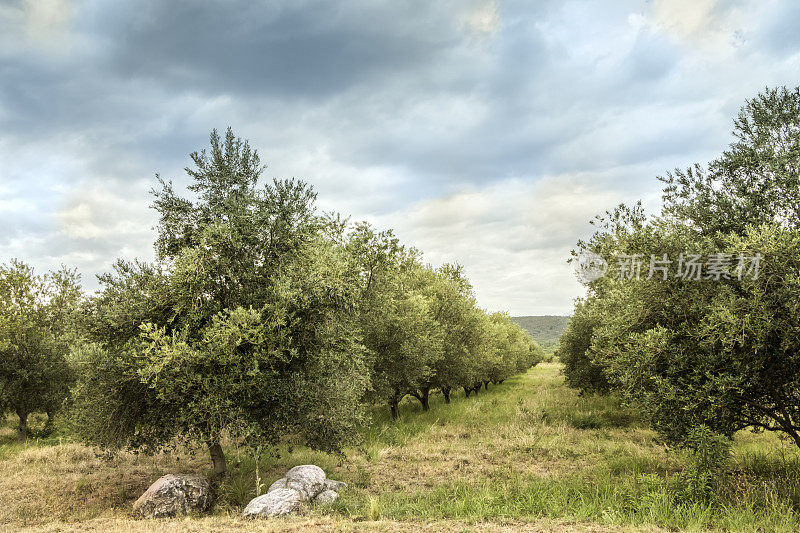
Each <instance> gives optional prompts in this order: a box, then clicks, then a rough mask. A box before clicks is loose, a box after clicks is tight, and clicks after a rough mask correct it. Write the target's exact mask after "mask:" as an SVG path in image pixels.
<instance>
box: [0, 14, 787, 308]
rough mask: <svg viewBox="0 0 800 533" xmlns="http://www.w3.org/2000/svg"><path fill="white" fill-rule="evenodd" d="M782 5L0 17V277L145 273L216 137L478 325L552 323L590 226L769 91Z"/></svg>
mask: <svg viewBox="0 0 800 533" xmlns="http://www.w3.org/2000/svg"><path fill="white" fill-rule="evenodd" d="M798 23H800V3H798V2H794V1H792V0H785V1H775V0H755V1H746V0H742V1H728V2H725V1H717V0H652V1H624V0H620V1H614V2H612V1H603V2H599V1H595V2H589V1H586V2H580V1H577V2H569V1H566V2H565V1H546V0H541V1H536V2H530V1H519V2H516V1H502V0H498V1H491V0H474V1H473V0H454V1H441V0H440V1H437V2H430V1H427V0H420V1H407V2H406V1H399V0H382V1H376V0H354V1H347V2H331V1H319V2H313V1H303V0H286V1H270V2H253V1H239V0H220V1H217V2H196V1H194V0H175V1H169V2H164V1H161V0H151V1H127V0H117V1H113V2H110V1H99V0H97V1H95V0H86V1H79V0H75V1H72V0H0V228H2V229H0V262H3V261H7V260H9V259H11V258H12V257H17V258H20V259H22V260H25V261H27V262H29V263H31V264H33V265H34V266H36V267H37V268H40V269H47V268H53V267H57V266H58V265H59V264H62V263H63V264H66V265H68V266H72V267H77V268H78V269H79V271H80V272H81V273H82V274H83V279H84V284H85V286H86V287H87V288H89V289H94V288H96V287H97V284H96V281H95V278H94V277H95V274H97V273H100V272H103V271H105V270H106V269H108V268H109V266H110V264H111V263H112V262H113V261H114V259H115V258H117V257H121V258H128V259H130V258H133V257H140V258H144V259H151V258H152V257H153V252H152V242H153V240H154V231H153V229H152V228H153V226H154V224H155V222H156V217H155V213H154V212H153V211H152V210H150V209H149V208H148V206H149V204H150V197H149V194H148V190H149V189H150V188H151V187H152V186H153V185H154V183H155V177H154V176H155V173H156V172H159V173H160V174H161V175H162V176H163V177H165V178H170V179H173V180H174V181H175V182H176V184H179V185H185V184H186V183H187V180H186V177H185V173H184V172H183V170H182V169H183V167H184V166H186V165H187V164H188V157H187V156H188V154H189V153H190V152H192V151H194V150H197V149H200V148H203V147H204V146H206V144H207V142H208V133H209V132H210V130H211V129H212V128H218V129H221V130H223V129H225V128H226V127H227V126H231V127H232V128H233V129H234V132H235V133H236V134H237V135H240V136H242V137H245V138H248V139H249V140H250V141H251V144H252V145H253V146H254V147H256V148H258V149H259V151H260V153H261V155H262V159H263V160H264V161H265V162H267V164H268V169H267V171H266V176H267V177H268V178H271V177H292V176H294V177H298V178H302V179H305V180H307V181H309V182H311V183H312V184H313V185H314V187H315V188H316V189H317V190H318V191H319V198H320V202H319V205H320V208H321V209H324V210H336V211H339V212H342V213H345V214H349V215H352V216H353V218H354V219H367V220H369V221H371V222H373V223H374V224H376V225H377V226H379V227H381V228H394V229H395V230H396V232H397V234H398V235H399V236H400V237H401V239H402V240H403V241H404V242H406V243H408V244H412V245H414V246H417V247H418V248H421V249H422V250H423V251H424V252H425V257H426V259H427V260H428V261H429V262H431V263H434V264H439V263H441V262H444V261H450V262H454V261H455V262H459V263H462V264H463V265H464V266H465V267H466V270H467V273H468V274H469V276H470V278H471V279H472V281H473V283H474V285H475V288H476V292H477V295H478V298H479V302H480V304H481V305H482V306H484V307H486V308H488V309H491V310H497V309H504V310H508V311H510V312H511V313H512V314H515V315H520V314H568V313H569V312H570V310H571V306H572V300H573V298H575V297H576V296H579V295H581V294H582V287H581V285H580V284H578V282H577V281H575V279H574V276H573V274H572V271H571V269H570V267H569V266H568V265H567V263H566V260H567V258H568V257H569V250H570V248H571V247H572V246H573V245H574V243H575V241H576V240H577V239H578V238H581V237H585V236H587V235H588V233H589V231H590V228H591V227H590V226H589V224H588V220H589V219H591V218H592V217H593V216H594V215H595V214H598V213H602V212H603V211H605V210H606V209H609V208H611V207H613V206H614V205H616V204H618V203H619V202H632V201H635V200H637V199H642V200H644V201H645V205H646V206H650V208H651V209H652V208H654V207H655V206H657V204H658V200H659V183H658V182H657V180H656V179H655V176H657V175H659V174H663V173H664V172H665V171H666V170H669V169H671V168H674V167H685V166H688V165H690V164H692V163H694V162H705V161H708V160H710V159H712V158H713V157H715V156H716V154H718V153H719V152H720V151H721V150H723V149H724V148H725V147H726V145H727V144H728V143H729V142H730V140H731V139H730V133H729V132H730V129H731V119H732V117H733V116H734V115H735V113H736V112H737V110H738V108H739V107H740V106H741V105H742V103H743V102H744V100H745V98H748V97H751V96H754V95H755V94H756V93H757V92H758V91H759V90H760V89H762V88H763V87H765V86H774V85H789V86H795V85H798V84H799V83H800V81H799V78H800V76H799V75H800V32H798V31H797V27H798Z"/></svg>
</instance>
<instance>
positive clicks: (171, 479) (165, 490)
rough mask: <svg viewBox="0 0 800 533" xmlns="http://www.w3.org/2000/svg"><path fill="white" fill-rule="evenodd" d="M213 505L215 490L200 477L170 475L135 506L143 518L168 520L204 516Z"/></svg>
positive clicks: (164, 477) (149, 489)
mask: <svg viewBox="0 0 800 533" xmlns="http://www.w3.org/2000/svg"><path fill="white" fill-rule="evenodd" d="M210 503H211V486H210V485H209V483H208V480H207V479H205V478H202V477H200V476H192V475H181V474H177V475H176V474H167V475H166V476H162V477H160V478H158V480H156V482H155V483H153V484H152V485H150V488H148V489H147V491H145V493H144V494H142V495H141V496H139V499H138V500H136V503H134V504H133V510H134V512H136V513H137V514H138V515H139V516H141V517H143V518H165V517H172V516H180V515H185V514H188V513H189V512H202V511H205V510H206V509H208V506H209V504H210Z"/></svg>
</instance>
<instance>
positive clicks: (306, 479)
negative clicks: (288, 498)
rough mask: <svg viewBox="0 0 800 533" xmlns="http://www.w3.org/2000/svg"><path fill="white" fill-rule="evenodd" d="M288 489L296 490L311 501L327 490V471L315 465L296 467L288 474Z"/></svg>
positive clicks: (304, 498)
mask: <svg viewBox="0 0 800 533" xmlns="http://www.w3.org/2000/svg"><path fill="white" fill-rule="evenodd" d="M284 477H285V478H286V488H288V489H294V490H296V491H298V492H300V494H302V496H303V500H310V499H311V498H313V497H314V496H316V495H317V494H319V493H320V492H322V491H323V489H324V488H325V471H324V470H322V469H321V468H320V467H318V466H315V465H301V466H295V467H294V468H292V469H291V470H289V471H288V472H286V476H284Z"/></svg>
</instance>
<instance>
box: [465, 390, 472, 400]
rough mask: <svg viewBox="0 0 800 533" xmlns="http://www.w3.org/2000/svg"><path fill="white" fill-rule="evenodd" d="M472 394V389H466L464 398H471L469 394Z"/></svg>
mask: <svg viewBox="0 0 800 533" xmlns="http://www.w3.org/2000/svg"><path fill="white" fill-rule="evenodd" d="M470 392H472V389H470V388H469V387H464V397H465V398H469V393H470Z"/></svg>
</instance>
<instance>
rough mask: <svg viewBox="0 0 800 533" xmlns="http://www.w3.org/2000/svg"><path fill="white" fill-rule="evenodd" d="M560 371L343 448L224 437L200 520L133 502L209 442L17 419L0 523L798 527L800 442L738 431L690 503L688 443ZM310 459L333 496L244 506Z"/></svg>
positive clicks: (407, 406)
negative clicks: (91, 432) (24, 437)
mask: <svg viewBox="0 0 800 533" xmlns="http://www.w3.org/2000/svg"><path fill="white" fill-rule="evenodd" d="M560 369H561V367H560V365H559V364H557V363H544V364H540V365H538V366H536V367H535V368H533V369H532V370H531V371H529V372H528V373H526V374H524V375H519V376H515V377H513V378H511V379H508V380H506V381H505V382H504V383H503V384H501V385H497V386H494V385H490V387H489V390H488V391H483V390H482V391H481V392H480V394H479V395H478V396H477V397H475V396H471V397H469V398H465V397H464V395H463V393H459V394H458V395H457V396H454V397H453V401H452V403H451V404H450V405H445V404H444V402H443V400H442V397H441V395H436V396H434V397H432V399H431V409H430V411H428V412H423V411H421V409H420V408H419V406H418V403H417V402H404V404H403V405H402V410H401V413H402V416H401V419H400V420H399V421H397V422H392V421H391V420H390V419H389V416H388V413H387V410H386V409H379V410H376V411H375V412H374V413H373V415H372V416H373V424H372V425H371V426H370V427H369V428H367V429H365V430H364V435H363V437H364V438H363V443H362V445H360V446H358V447H356V448H352V449H348V450H345V455H344V456H342V457H337V456H331V455H326V454H323V453H319V452H312V451H309V450H307V449H305V448H300V447H295V448H294V449H291V448H286V447H280V448H279V449H277V450H274V451H276V452H279V454H272V455H269V454H268V455H264V456H262V457H261V458H260V459H259V461H258V470H256V460H255V459H254V458H253V457H252V456H250V455H248V454H247V452H246V451H245V450H239V449H235V448H231V449H229V450H228V451H229V453H230V455H231V461H230V463H231V464H230V467H231V470H230V473H229V476H228V478H227V479H226V480H225V481H224V483H223V484H222V485H221V486H220V488H219V491H218V497H217V501H216V504H215V507H214V508H213V509H212V512H211V513H210V514H209V515H208V516H205V517H202V518H188V519H176V520H161V521H155V522H154V521H142V520H136V519H134V518H133V516H132V513H131V505H132V503H133V501H134V500H135V499H136V498H137V497H138V495H139V494H141V493H142V492H143V491H144V490H145V489H146V488H147V486H148V485H149V484H150V483H151V482H152V481H154V480H155V479H157V478H158V477H159V476H161V475H163V474H165V473H169V472H196V473H201V474H203V473H206V474H207V473H209V470H208V466H209V465H208V464H207V460H206V459H205V457H204V456H203V454H198V455H191V454H189V453H186V452H174V453H171V454H167V453H164V454H159V455H156V456H152V457H147V456H135V455H133V454H127V453H121V454H118V455H116V456H114V457H105V456H102V455H99V454H97V453H96V451H95V450H93V449H91V448H87V447H85V446H83V445H81V444H78V443H75V442H69V440H68V439H64V440H63V441H62V439H59V438H58V437H51V438H49V439H47V440H39V439H31V441H30V442H29V443H28V444H26V445H20V444H16V443H14V442H13V435H14V433H13V428H11V427H10V426H7V427H5V428H0V468H2V471H3V473H4V474H5V475H4V476H2V478H0V495H2V496H0V500H1V503H2V505H1V506H0V530H19V529H21V528H23V527H26V526H27V527H29V528H32V529H35V530H45V531H51V532H52V531H69V530H91V531H126V532H128V531H167V530H170V531H199V530H214V531H418V530H420V529H423V528H424V530H425V531H432V532H444V531H481V532H486V531H504V532H510V531H558V532H564V531H592V532H595V533H597V532H604V531H648V532H657V531H665V530H671V531H675V530H679V529H680V530H683V529H691V530H694V531H703V530H707V529H723V530H726V531H730V530H732V531H797V530H798V529H800V520H798V515H797V511H796V506H797V503H796V502H797V501H798V496H800V456H799V455H798V450H797V447H795V446H793V445H792V444H790V443H788V442H781V441H780V440H779V439H778V438H776V437H775V436H774V435H768V434H752V433H744V434H740V435H737V438H736V444H735V446H734V453H733V456H732V460H731V465H730V467H731V471H732V472H735V473H736V476H735V477H734V478H733V482H732V484H731V486H730V487H727V486H723V487H721V490H720V492H719V494H718V496H716V498H717V499H716V500H714V503H712V504H709V503H707V502H702V501H695V500H692V499H691V496H690V493H688V492H686V491H687V490H688V489H687V488H685V487H684V485H682V484H681V480H682V479H684V478H682V477H681V476H682V472H684V471H685V469H686V467H687V465H688V464H689V458H688V456H687V455H686V454H684V453H683V452H679V451H674V450H673V451H670V450H668V449H667V448H665V446H664V445H663V444H662V443H661V442H659V440H658V439H656V438H655V436H654V434H653V433H652V431H650V430H649V429H647V428H646V427H645V426H644V425H643V423H642V422H641V421H640V420H639V419H638V417H637V415H636V413H635V412H632V411H629V410H627V409H625V408H624V407H622V406H621V405H620V404H619V402H618V401H616V400H615V399H614V398H610V397H598V396H592V395H589V396H584V397H581V396H578V394H577V393H576V391H574V390H572V389H569V388H567V387H565V386H564V384H563V377H562V375H561V372H560ZM309 463H313V464H317V465H320V466H321V467H323V468H324V469H325V471H326V472H327V473H328V475H329V476H330V477H331V478H334V479H341V480H343V481H345V482H347V483H348V485H349V486H348V489H347V490H346V491H344V492H342V497H341V498H340V500H339V501H338V502H336V503H335V504H333V505H332V506H330V507H307V508H305V509H304V510H303V511H302V513H301V514H300V515H299V516H293V517H289V518H282V519H269V520H243V519H241V518H239V515H240V513H241V510H242V506H243V505H244V504H245V503H246V502H247V501H249V500H250V499H251V498H252V497H253V496H254V495H255V494H256V491H257V490H258V489H257V486H260V487H262V488H261V491H263V490H264V489H263V487H267V486H269V485H270V483H272V482H273V481H274V480H276V479H278V478H279V477H280V476H281V475H283V473H284V472H286V470H287V469H288V468H289V467H291V466H295V465H298V464H309ZM257 476H260V483H259V482H258V479H259V478H258V477H257ZM689 479H691V478H689ZM689 488H691V487H689ZM662 528H664V529H662Z"/></svg>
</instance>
